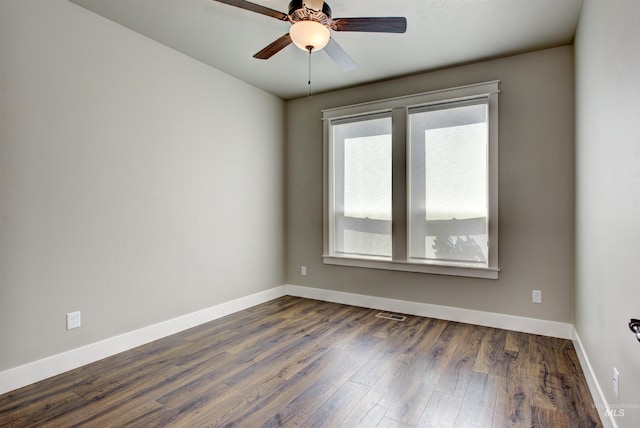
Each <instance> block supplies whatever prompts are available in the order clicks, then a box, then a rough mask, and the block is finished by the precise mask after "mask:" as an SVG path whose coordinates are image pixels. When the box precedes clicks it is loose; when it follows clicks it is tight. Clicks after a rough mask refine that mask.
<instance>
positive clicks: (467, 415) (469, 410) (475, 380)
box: [454, 372, 501, 428]
mask: <svg viewBox="0 0 640 428" xmlns="http://www.w3.org/2000/svg"><path fill="white" fill-rule="evenodd" d="M500 384H501V382H500V377H498V376H493V375H487V374H484V373H478V372H473V374H472V376H471V380H470V382H469V386H468V387H467V392H466V394H465V396H464V398H463V400H462V405H461V408H460V411H459V412H458V417H457V418H456V422H455V424H454V427H460V428H471V427H478V428H486V427H490V426H492V425H493V414H494V411H495V406H496V402H497V398H498V388H499V387H500Z"/></svg>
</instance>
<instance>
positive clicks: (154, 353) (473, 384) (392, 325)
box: [0, 297, 602, 428]
mask: <svg viewBox="0 0 640 428" xmlns="http://www.w3.org/2000/svg"><path fill="white" fill-rule="evenodd" d="M378 312H379V311H376V310H370V309H363V308H358V307H352V306H344V305H338V304H334V303H326V302H321V301H316V300H308V299H301V298H296V297H283V298H280V299H277V300H274V301H271V302H268V303H265V304H262V305H259V306H255V307H253V308H251V309H247V310H244V311H241V312H238V313H236V314H233V315H230V316H227V317H224V318H221V319H218V320H216V321H212V322H210V323H207V324H204V325H201V326H198V327H196V328H193V329H191V330H187V331H184V332H182V333H178V334H176V335H173V336H171V337H168V338H165V339H162V340H158V341H156V342H153V343H150V344H147V345H144V346H141V347H139V348H136V349H133V350H131V351H127V352H124V353H121V354H118V355H115V356H113V357H110V358H107V359H104V360H101V361H98V362H96V363H93V364H90V365H87V366H85V367H81V368H78V369H76V370H72V371H70V372H67V373H64V374H61V375H59V376H56V377H54V378H51V379H47V380H44V381H42V382H38V383H36V384H33V385H29V386H27V387H24V388H21V389H19V390H16V391H13V392H10V393H8V394H4V395H0V426H2V427H42V426H51V427H71V426H83V427H116V426H127V427H164V426H176V427H218V426H221V427H232V426H237V427H261V426H264V427H271V426H273V427H276V426H289V427H296V426H297V427H338V426H345V427H367V428H370V427H449V426H452V427H482V428H487V427H510V426H522V427H524V426H527V427H553V428H557V427H579V428H585V427H599V426H602V425H601V423H600V420H599V418H598V415H597V412H596V410H595V407H594V405H593V401H592V399H591V396H590V394H589V391H588V389H587V385H586V381H585V379H584V375H583V373H582V370H581V369H580V365H579V363H578V358H577V356H576V353H575V351H574V349H573V345H572V344H571V342H570V341H568V340H562V339H555V338H550V337H544V336H536V335H531V334H525V333H518V332H513V331H506V330H499V329H495V328H489V327H480V326H475V325H469V324H461V323H456V322H447V321H442V320H437V319H431V318H422V317H415V316H408V317H407V319H406V320H405V321H402V322H400V321H392V320H387V319H383V318H376V317H375V315H376V314H377V313H378Z"/></svg>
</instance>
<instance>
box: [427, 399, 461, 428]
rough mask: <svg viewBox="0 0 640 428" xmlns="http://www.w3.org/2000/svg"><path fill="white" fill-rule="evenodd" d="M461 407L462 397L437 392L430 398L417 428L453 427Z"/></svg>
mask: <svg viewBox="0 0 640 428" xmlns="http://www.w3.org/2000/svg"><path fill="white" fill-rule="evenodd" d="M460 406H462V397H458V396H455V395H451V394H447V393H445V392H442V391H437V390H436V391H434V392H433V394H431V397H429V402H428V403H427V406H426V408H425V409H424V412H422V415H421V417H420V420H419V421H418V423H417V424H416V426H418V427H424V428H450V427H453V426H454V424H455V422H456V419H457V417H458V412H459V411H460Z"/></svg>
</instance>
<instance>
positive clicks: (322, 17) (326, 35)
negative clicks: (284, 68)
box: [214, 0, 407, 70]
mask: <svg viewBox="0 0 640 428" xmlns="http://www.w3.org/2000/svg"><path fill="white" fill-rule="evenodd" d="M214 1H217V2H220V3H225V4H228V5H231V6H236V7H239V8H241V9H245V10H248V11H251V12H256V13H260V14H262V15H266V16H270V17H272V18H276V19H278V20H280V21H287V22H289V23H290V24H291V29H290V31H289V33H287V34H285V35H284V36H282V37H280V38H279V39H277V40H276V41H274V42H273V43H271V44H270V45H268V46H267V47H265V48H264V49H262V50H261V51H260V52H258V53H256V54H255V55H254V56H253V57H254V58H258V59H269V58H271V57H272V56H273V55H275V54H276V53H278V52H280V51H281V50H282V49H284V48H285V47H287V46H289V45H290V44H291V43H294V44H295V45H296V46H298V47H299V48H300V49H302V50H304V51H307V52H309V54H311V52H314V51H319V50H321V49H324V51H325V52H326V53H327V54H328V55H329V57H331V59H333V61H335V63H336V64H338V66H339V67H340V68H341V69H343V70H351V69H353V68H355V67H356V63H355V62H354V61H353V60H352V59H351V57H349V55H348V54H347V53H346V52H345V51H344V49H342V47H340V45H338V43H337V42H336V41H335V40H334V39H333V38H332V37H331V33H330V31H329V30H333V31H357V32H374V33H404V32H405V31H406V30H407V19H406V18H404V17H376V18H335V19H334V18H332V17H331V8H330V7H329V5H328V4H327V3H325V2H324V1H323V0H292V1H291V2H290V3H289V13H288V14H287V13H283V12H279V11H277V10H274V9H271V8H268V7H265V6H261V5H259V4H255V3H251V2H248V1H246V0H214Z"/></svg>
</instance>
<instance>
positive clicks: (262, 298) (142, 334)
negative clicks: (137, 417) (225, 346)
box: [0, 285, 616, 428]
mask: <svg viewBox="0 0 640 428" xmlns="http://www.w3.org/2000/svg"><path fill="white" fill-rule="evenodd" d="M284 295H291V296H297V297H306V298H310V299H318V300H324V301H327V302H334V303H342V304H346V305H353V306H361V307H366V308H372V309H380V310H384V311H390V312H399V313H404V314H410V315H418V316H424V317H431V318H439V319H443V320H448V321H458V322H465V323H469V324H477V325H483V326H488V327H495V328H503V329H507V330H516V331H521V332H525V333H532V334H541V335H545V336H552V337H560V338H563V339H573V338H574V337H573V332H574V330H573V326H572V325H571V324H566V323H560V322H555V321H545V320H539V319H533V318H525V317H518V316H513V315H505V314H498V313H491V312H482V311H476V310H471V309H462V308H455V307H449V306H440V305H432V304H428V303H418V302H411V301H407V300H396V299H388V298H383V297H374V296H367V295H363V294H352V293H344V292H340V291H331V290H324V289H319V288H310V287H301V286H297V285H282V286H279V287H274V288H272V289H269V290H265V291H262V292H259V293H256V294H252V295H249V296H246V297H242V298H239V299H236V300H232V301H229V302H225V303H221V304H219V305H215V306H212V307H210V308H207V309H203V310H200V311H197V312H193V313H190V314H186V315H183V316H180V317H177V318H173V319H170V320H167V321H163V322H160V323H158V324H154V325H151V326H148V327H144V328H141V329H139V330H134V331H131V332H128V333H124V334H121V335H119V336H115V337H111V338H108V339H105V340H102V341H100V342H96V343H91V344H89V345H85V346H82V347H80V348H76V349H71V350H69V351H66V352H63V353H60V354H56V355H52V356H50V357H47V358H43V359H41V360H38V361H34V362H31V363H28V364H25V365H22V366H18V367H14V368H11V369H8V370H5V371H2V372H0V394H4V393H6V392H9V391H13V390H14V389H18V388H21V387H23V386H26V385H29V384H32V383H35V382H38V381H40V380H43V379H46V378H49V377H51V376H55V375H58V374H60V373H64V372H66V371H69V370H72V369H75V368H78V367H81V366H83V365H86V364H89V363H92V362H95V361H98V360H101V359H103V358H106V357H109V356H112V355H115V354H118V353H120V352H123V351H126V350H129V349H132V348H135V347H136V346H140V345H144V344H145V343H149V342H152V341H154V340H157V339H161V338H163V337H166V336H169V335H171V334H174V333H178V332H180V331H183V330H186V329H189V328H191V327H195V326H197V325H200V324H203V323H206V322H209V321H213V320H215V319H218V318H221V317H223V316H226V315H229V314H232V313H234V312H238V311H241V310H243V309H247V308H250V307H252V306H255V305H258V304H260V303H264V302H268V301H269V300H273V299H276V298H278V297H282V296H284ZM613 427H614V428H616V427H615V425H614V426H613Z"/></svg>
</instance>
